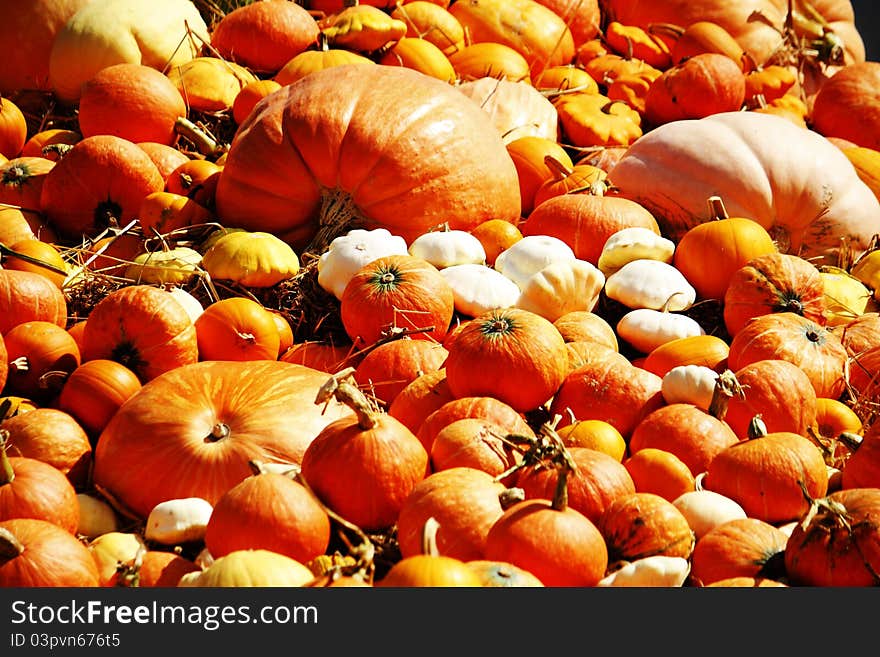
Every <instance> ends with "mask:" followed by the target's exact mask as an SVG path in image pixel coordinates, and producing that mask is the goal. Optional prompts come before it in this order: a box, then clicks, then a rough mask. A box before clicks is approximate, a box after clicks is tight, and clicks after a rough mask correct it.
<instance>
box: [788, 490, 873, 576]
mask: <svg viewBox="0 0 880 657" xmlns="http://www.w3.org/2000/svg"><path fill="white" fill-rule="evenodd" d="M827 501H828V502H831V503H833V504H835V505H836V506H837V510H836V511H833V510H831V509H828V508H820V509H819V510H818V512H817V514H816V515H815V516H813V517H812V518H810V521H809V522H807V523H798V524H797V525H796V526H795V528H794V530H793V531H792V533H791V537H790V538H789V540H788V543H787V544H786V547H785V568H786V572H787V573H788V576H789V577H790V578H791V581H792V583H793V584H794V585H800V586H877V585H878V584H880V575H878V573H880V535H878V533H880V488H876V487H874V488H850V489H844V490H839V491H835V492H834V493H831V494H830V495H829V496H828V497H827Z"/></svg>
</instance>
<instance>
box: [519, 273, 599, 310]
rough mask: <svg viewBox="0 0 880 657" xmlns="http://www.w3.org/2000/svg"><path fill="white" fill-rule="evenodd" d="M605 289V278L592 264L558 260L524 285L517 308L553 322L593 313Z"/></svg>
mask: <svg viewBox="0 0 880 657" xmlns="http://www.w3.org/2000/svg"><path fill="white" fill-rule="evenodd" d="M604 285H605V276H604V274H602V272H601V271H599V269H598V268H596V267H595V266H594V265H593V264H592V263H590V262H587V261H586V260H580V259H578V258H575V259H574V260H560V261H558V262H553V263H551V264H549V265H547V266H546V267H544V268H543V269H542V270H540V271H539V272H538V273H536V274H534V275H533V276H532V277H531V278H529V279H528V281H526V283H525V285H524V286H523V288H522V294H520V296H519V299H518V300H517V302H516V306H517V307H518V308H522V309H523V310H528V311H531V312H533V313H535V314H537V315H541V317H543V318H544V319H547V320H549V321H551V322H555V321H556V320H557V319H559V318H560V317H562V316H563V315H564V314H566V313H569V312H573V311H575V310H587V311H592V310H593V308H595V307H596V304H597V303H598V302H599V295H600V294H601V293H602V288H603V287H604Z"/></svg>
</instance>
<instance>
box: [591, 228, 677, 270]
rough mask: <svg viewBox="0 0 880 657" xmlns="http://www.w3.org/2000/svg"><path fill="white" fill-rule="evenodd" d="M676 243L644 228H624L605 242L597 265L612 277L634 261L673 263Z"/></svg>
mask: <svg viewBox="0 0 880 657" xmlns="http://www.w3.org/2000/svg"><path fill="white" fill-rule="evenodd" d="M674 253H675V243H674V242H673V241H672V240H669V239H666V238H665V237H663V236H662V235H658V234H657V233H655V232H654V231H653V230H648V229H647V228H644V227H642V226H630V227H629V228H622V229H620V230H618V231H617V232H616V233H614V234H612V235H611V237H609V238H608V239H607V240H606V241H605V245H604V246H603V247H602V253H601V254H599V260H598V262H597V264H598V265H599V269H601V270H602V273H603V274H605V275H606V276H610V275H611V274H613V273H614V272H616V271H617V270H618V269H620V268H621V267H623V266H624V265H625V264H626V263H628V262H632V261H633V260H643V259H644V260H659V261H661V262H666V263H671V262H672V256H673V254H674Z"/></svg>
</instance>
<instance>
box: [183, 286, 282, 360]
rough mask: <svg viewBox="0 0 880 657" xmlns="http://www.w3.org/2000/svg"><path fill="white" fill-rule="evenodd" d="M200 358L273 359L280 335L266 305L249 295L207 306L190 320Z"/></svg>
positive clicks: (276, 352)
mask: <svg viewBox="0 0 880 657" xmlns="http://www.w3.org/2000/svg"><path fill="white" fill-rule="evenodd" d="M194 326H195V329H196V338H197V341H198V345H199V358H200V359H201V360H275V359H276V358H277V356H278V348H279V344H280V342H281V338H280V336H279V334H278V327H277V325H276V324H275V320H274V319H273V318H272V315H271V314H270V313H269V311H268V310H266V308H264V307H263V306H262V305H261V304H259V303H257V302H256V301H254V300H253V299H251V298H249V297H229V298H227V299H220V300H218V301H215V302H214V303H211V304H209V305H208V307H207V308H205V311H204V312H203V313H202V314H201V315H199V318H198V319H197V320H196V321H195V323H194Z"/></svg>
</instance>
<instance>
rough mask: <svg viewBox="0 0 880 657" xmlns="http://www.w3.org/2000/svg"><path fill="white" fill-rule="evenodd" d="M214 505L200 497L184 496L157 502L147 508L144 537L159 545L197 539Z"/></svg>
mask: <svg viewBox="0 0 880 657" xmlns="http://www.w3.org/2000/svg"><path fill="white" fill-rule="evenodd" d="M213 511H214V507H213V506H212V505H211V503H210V502H208V501H207V500H203V499H202V498H200V497H186V498H180V499H173V500H166V501H165V502H159V504H157V505H156V506H154V507H153V510H152V511H150V515H149V516H148V517H147V524H146V527H145V529H144V536H145V537H146V538H147V540H150V541H156V542H157V543H162V544H163V545H176V544H178V543H188V542H191V541H199V540H202V539H204V537H205V529H206V528H207V526H208V520H209V519H210V517H211V513H213Z"/></svg>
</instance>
